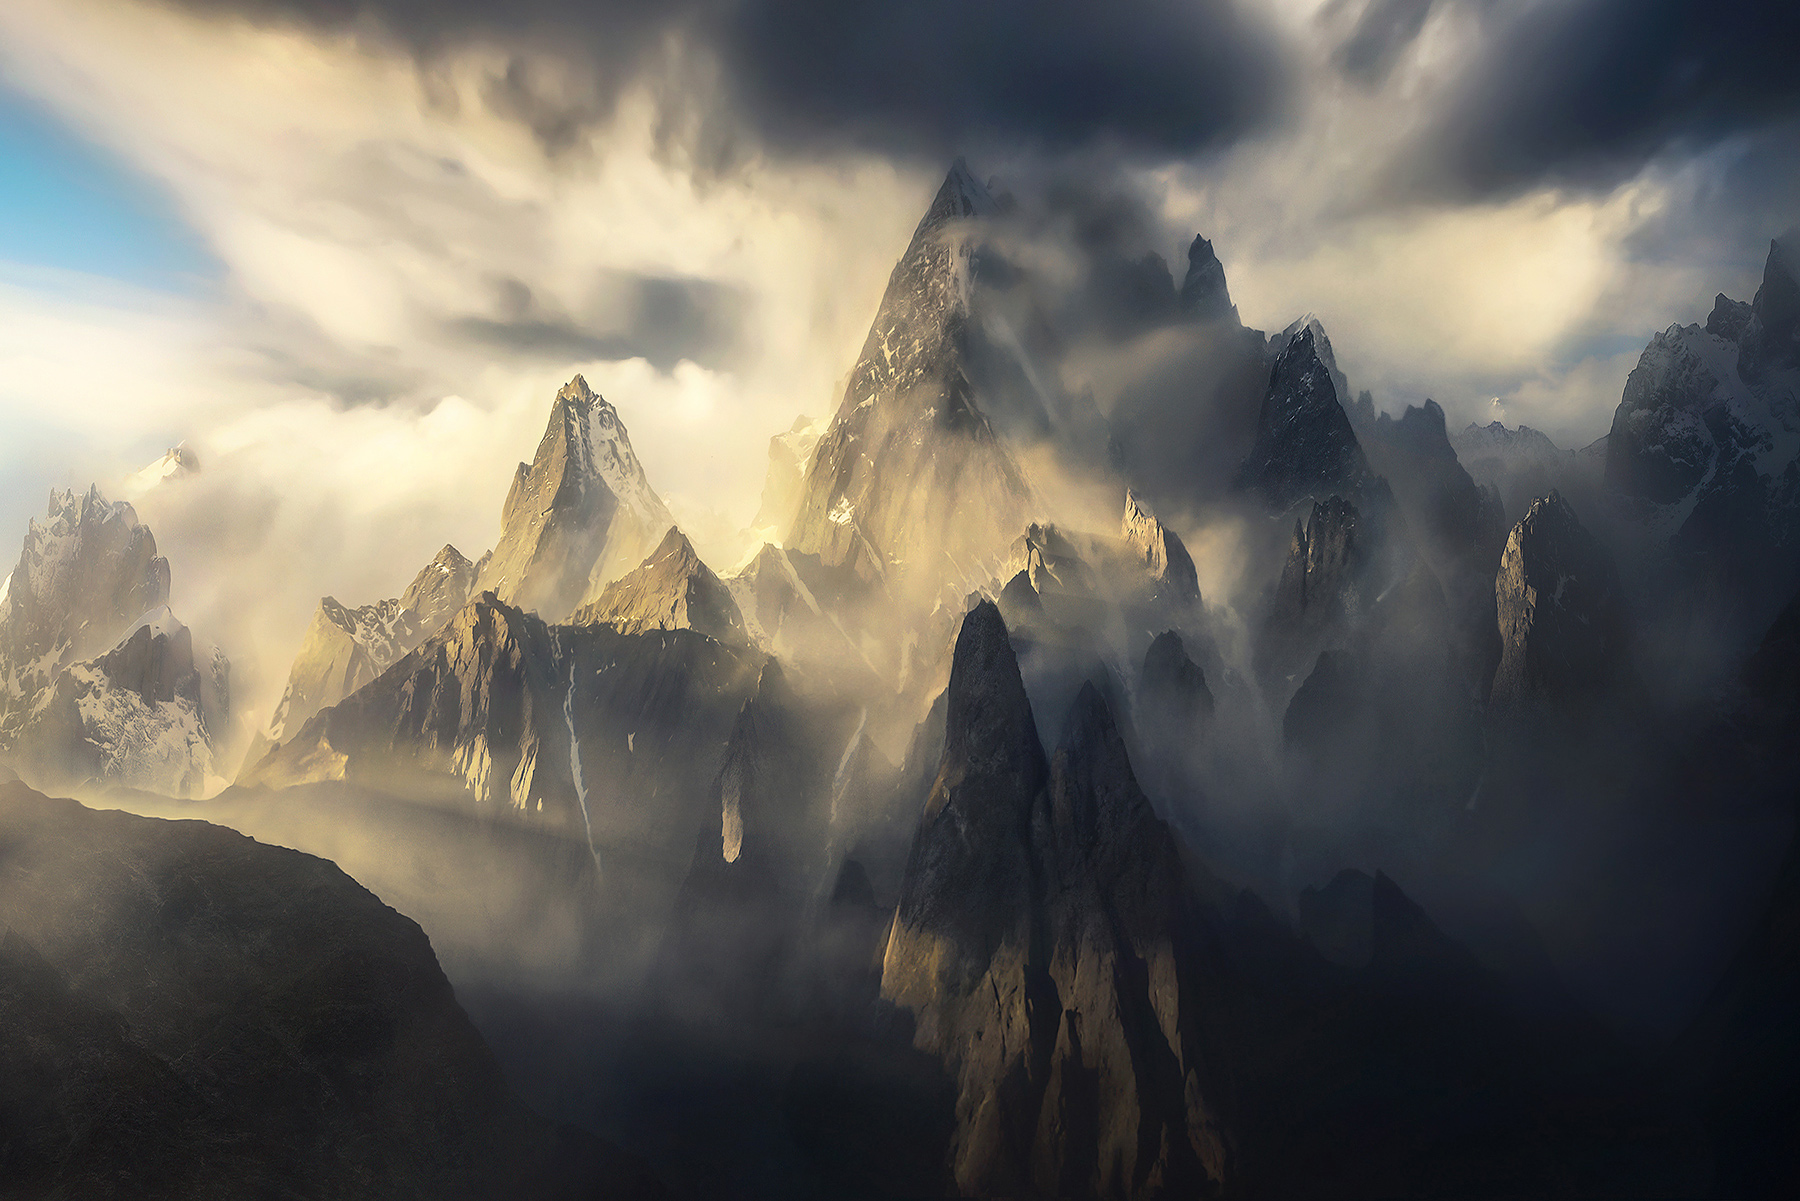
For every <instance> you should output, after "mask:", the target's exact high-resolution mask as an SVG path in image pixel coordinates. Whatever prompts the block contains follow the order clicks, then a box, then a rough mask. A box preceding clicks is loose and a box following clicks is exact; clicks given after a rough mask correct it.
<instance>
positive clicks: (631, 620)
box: [570, 526, 749, 644]
mask: <svg viewBox="0 0 1800 1201" xmlns="http://www.w3.org/2000/svg"><path fill="white" fill-rule="evenodd" d="M570 621H571V623H572V624H574V625H593V624H597V623H605V624H607V625H610V626H612V627H614V628H615V629H617V630H618V631H619V632H620V633H622V634H641V633H643V632H644V631H646V630H697V631H698V632H700V633H702V634H705V635H706V636H707V637H709V638H716V639H718V640H719V641H720V642H729V643H733V644H746V643H748V641H749V637H748V635H746V634H745V633H744V617H743V614H742V613H740V612H739V611H738V606H737V602H736V601H735V600H733V599H732V597H731V590H730V589H729V588H727V587H726V586H725V584H724V581H722V580H720V579H719V577H718V576H717V575H715V574H713V570H712V568H710V567H708V566H707V565H706V564H705V563H703V562H701V561H700V556H699V555H698V554H697V553H695V551H694V545H693V543H691V542H689V541H688V540H687V535H686V534H683V533H682V532H681V530H680V529H679V528H677V527H676V526H670V527H669V532H668V533H667V534H665V535H663V540H662V543H661V544H660V545H659V546H657V548H656V549H655V550H654V551H652V552H651V553H650V557H649V558H647V559H645V560H644V561H643V563H642V564H640V565H639V566H638V567H637V568H636V569H634V570H632V571H630V572H627V573H626V574H625V575H623V576H621V577H620V578H618V579H616V580H614V581H613V582H612V583H610V584H608V585H607V586H606V588H605V589H604V590H603V591H602V592H601V593H600V595H599V596H598V597H597V598H595V599H594V600H593V601H591V602H590V603H588V604H585V605H583V606H581V608H579V609H577V610H576V611H575V614H574V616H573V617H572V618H570Z"/></svg>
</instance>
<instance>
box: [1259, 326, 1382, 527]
mask: <svg viewBox="0 0 1800 1201" xmlns="http://www.w3.org/2000/svg"><path fill="white" fill-rule="evenodd" d="M1289 331H1290V333H1291V336H1289V337H1287V338H1286V340H1285V342H1281V343H1280V344H1281V349H1280V351H1279V353H1278V354H1277V355H1276V356H1275V361H1274V364H1273V365H1272V367H1271V368H1270V372H1269V387H1268V391H1267V392H1266V393H1265V394H1264V396H1263V403H1262V411H1261V414H1260V416H1259V418H1258V421H1257V428H1256V442H1255V445H1254V446H1252V448H1251V451H1250V454H1249V456H1248V457H1247V458H1246V459H1245V460H1244V464H1243V467H1242V469H1241V470H1240V472H1239V476H1238V482H1239V486H1240V487H1244V488H1248V489H1251V490H1254V491H1256V492H1258V493H1260V494H1261V496H1262V498H1263V500H1264V501H1265V503H1267V504H1268V505H1269V507H1270V508H1273V509H1278V510H1279V509H1285V508H1287V507H1288V506H1289V505H1291V504H1293V503H1294V502H1295V501H1297V500H1300V499H1302V498H1304V497H1307V496H1315V497H1316V496H1324V495H1328V494H1330V493H1339V494H1344V495H1352V494H1356V493H1359V492H1360V491H1361V490H1362V489H1364V488H1366V487H1367V486H1368V485H1369V484H1370V483H1371V482H1372V479H1373V473H1372V472H1371V471H1370V469H1369V462H1368V459H1367V458H1366V457H1365V456H1364V454H1363V449H1362V446H1361V444H1360V443H1359V442H1358V441H1357V438H1356V431H1355V430H1354V429H1353V428H1352V427H1351V425H1350V418H1349V416H1348V415H1347V414H1346V413H1345V412H1344V407H1343V404H1342V403H1341V401H1340V396H1341V391H1340V386H1339V385H1338V384H1337V383H1336V382H1334V376H1335V375H1336V368H1335V365H1334V363H1333V361H1332V359H1331V357H1330V345H1331V344H1330V342H1329V341H1328V340H1327V339H1326V338H1325V337H1324V330H1323V329H1322V328H1319V327H1318V323H1317V321H1316V320H1310V319H1309V321H1308V323H1307V324H1301V323H1299V322H1296V323H1295V324H1294V325H1293V326H1290V327H1289ZM1278 342H1280V340H1278Z"/></svg>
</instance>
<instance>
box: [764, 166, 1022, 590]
mask: <svg viewBox="0 0 1800 1201" xmlns="http://www.w3.org/2000/svg"><path fill="white" fill-rule="evenodd" d="M989 204H991V200H990V199H987V198H986V190H985V189H982V188H980V186H979V184H977V183H976V182H975V181H974V179H973V177H972V176H970V175H969V174H968V172H967V169H966V168H962V169H957V168H953V169H952V171H951V173H950V175H949V177H948V178H947V179H946V180H945V183H944V187H943V188H942V189H941V190H940V192H939V194H938V198H937V200H935V201H934V202H933V204H932V208H931V210H930V211H929V212H927V214H926V215H925V218H924V220H922V221H921V222H920V224H919V228H918V231H917V232H916V233H915V234H914V235H913V239H912V242H911V243H910V244H909V245H908V247H907V249H906V252H905V254H903V255H902V256H901V258H900V261H899V262H898V263H896V264H895V266H894V271H893V274H892V275H891V276H890V277H889V280H888V286H887V290H886V292H885V293H884V294H883V295H882V299H881V305H880V308H879V309H877V311H876V314H875V319H874V321H873V322H872V323H871V325H870V327H869V335H868V338H867V339H866V340H865V342H864V344H863V350H862V353H861V355H860V356H859V358H858V360H857V362H856V365H855V366H854V367H853V368H852V369H851V372H850V376H849V378H848V380H847V382H846V384H845V388H844V397H843V401H842V403H841V404H840V405H839V407H838V411H837V414H836V416H835V417H834V418H833V419H832V423H831V427H830V428H829V429H828V430H827V431H826V432H825V434H824V435H823V436H822V437H821V438H820V440H819V443H818V446H817V449H816V450H815V451H814V453H813V455H812V458H811V461H810V462H809V464H808V465H807V469H806V475H805V478H804V480H803V482H802V484H801V487H800V498H799V504H798V506H797V507H796V511H795V517H794V522H793V526H792V528H791V530H790V531H789V534H788V538H787V543H788V545H789V546H790V547H791V548H793V549H795V550H797V551H800V552H802V553H805V554H811V555H817V556H819V557H820V559H821V560H822V561H823V562H824V563H825V565H826V566H828V567H836V566H839V565H841V564H844V563H847V562H851V561H858V562H861V563H863V564H865V565H866V567H865V570H866V571H868V572H870V573H873V574H880V575H886V574H888V570H889V568H891V567H893V568H898V569H899V570H898V573H897V574H898V575H899V576H900V577H901V578H902V579H905V578H907V577H912V578H914V579H917V580H919V581H921V582H922V583H923V584H924V587H923V589H922V591H924V592H925V593H927V594H929V595H935V594H936V593H937V591H938V586H939V585H940V584H941V583H942V582H943V575H944V574H946V573H956V574H959V575H961V576H962V577H964V579H963V580H962V585H963V586H967V585H971V584H973V583H975V582H976V581H977V580H979V579H982V578H985V577H986V576H987V575H988V574H989V571H988V568H989V567H990V565H991V563H990V561H991V560H993V559H994V558H996V557H998V556H999V555H1000V554H1002V553H1003V552H1004V549H1005V547H1006V545H1007V543H1008V542H1009V541H1010V539H1011V537H1012V532H1013V531H1015V530H1017V529H1019V528H1020V527H1022V526H1023V525H1024V524H1025V523H1026V522H1027V521H1028V520H1030V518H1031V516H1032V513H1031V510H1032V508H1033V507H1035V504H1036V500H1035V497H1034V494H1033V492H1032V490H1031V487H1030V485H1029V484H1028V483H1027V481H1026V478H1025V475H1024V472H1023V471H1022V470H1021V469H1020V467H1019V465H1018V463H1017V461H1016V460H1015V459H1014V458H1013V455H1012V453H1011V452H1010V451H1009V450H1008V448H1007V447H1006V445H1005V444H1004V443H1003V442H1002V440H1001V438H1000V436H999V435H998V434H997V433H996V431H995V428H994V425H993V424H992V422H991V421H990V420H989V416H988V414H987V413H986V412H984V411H983V409H982V407H981V404H980V402H979V400H978V391H979V389H978V387H977V384H976V382H975V381H976V379H977V378H978V377H979V376H980V375H981V372H980V371H979V370H978V369H977V366H976V364H975V362H974V361H973V356H972V351H971V347H972V345H973V344H974V343H975V342H978V341H981V340H982V339H983V338H984V337H985V335H983V334H982V333H981V332H980V331H979V330H977V329H976V328H975V327H977V326H978V325H980V322H979V321H977V320H976V319H975V318H974V317H972V315H971V304H972V301H971V296H972V290H973V279H972V275H971V265H970V260H971V256H972V254H973V246H972V239H971V238H970V237H966V236H951V234H950V232H949V227H950V226H951V225H952V224H953V223H954V222H956V221H960V220H962V219H965V218H968V217H971V216H975V215H979V214H980V213H982V212H984V211H986V206H987V205H989ZM1014 341H1016V339H1014ZM983 344H984V345H985V343H983ZM1014 349H1016V348H1014ZM1010 353H1011V351H1010V350H1009V351H1008V352H1007V354H1002V355H1001V356H1000V357H1001V358H1007V357H1008V355H1010ZM1020 374H1021V375H1022V376H1025V377H1029V374H1030V373H1029V372H1023V371H1022V372H1020ZM1037 416H1038V417H1039V418H1043V417H1044V415H1043V413H1042V411H1041V405H1040V406H1039V412H1038V414H1037ZM1044 419H1045V420H1047V418H1044ZM920 569H924V570H920Z"/></svg>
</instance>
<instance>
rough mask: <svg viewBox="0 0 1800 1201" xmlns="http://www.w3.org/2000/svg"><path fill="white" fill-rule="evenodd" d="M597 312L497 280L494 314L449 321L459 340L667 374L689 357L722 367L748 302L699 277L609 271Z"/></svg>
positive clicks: (494, 283)
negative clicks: (565, 306) (562, 306)
mask: <svg viewBox="0 0 1800 1201" xmlns="http://www.w3.org/2000/svg"><path fill="white" fill-rule="evenodd" d="M595 291H596V293H597V296H598V300H597V302H596V303H595V305H594V306H593V311H590V312H586V313H582V314H578V315H571V314H568V313H565V312H562V311H560V310H557V309H555V308H553V307H551V306H547V305H544V304H542V303H540V302H539V301H538V299H537V298H536V297H535V296H534V295H533V294H532V291H531V288H530V287H529V286H528V285H526V284H525V283H524V282H523V281H521V280H518V279H513V278H510V277H509V278H500V279H496V280H493V281H492V292H493V300H494V303H493V306H492V313H491V314H489V315H482V316H463V317H455V318H451V319H449V320H447V321H446V323H445V324H446V325H447V327H448V328H449V330H450V331H451V332H452V333H453V334H454V335H455V336H457V337H461V338H467V339H471V340H473V341H476V342H480V343H482V344H484V345H487V346H492V347H496V348H499V349H504V350H507V351H511V352H514V353H518V354H523V355H526V356H532V357H538V358H545V359H559V360H560V359H566V358H571V357H574V358H581V359H607V360H617V359H633V358H641V359H644V360H646V361H647V362H649V363H650V364H651V365H652V366H654V367H656V368H657V369H658V370H661V371H667V370H669V369H671V368H673V367H674V366H675V365H676V364H677V363H679V362H681V361H682V360H683V359H686V360H688V361H690V362H693V363H697V364H699V365H700V366H702V367H709V368H716V367H720V366H723V365H725V364H726V363H727V361H728V360H729V359H730V357H731V355H732V353H733V351H734V350H736V349H737V347H738V345H739V342H740V337H739V335H740V333H741V327H742V323H743V316H744V303H745V302H744V298H743V297H742V296H741V295H739V294H738V293H737V292H735V291H734V290H732V289H730V288H727V287H723V286H721V285H719V284H715V283H712V282H710V281H707V280H700V279H680V278H673V277H667V276H649V275H635V274H631V273H629V272H618V271H608V272H603V273H602V274H601V278H600V279H599V280H598V282H597V284H596V289H595Z"/></svg>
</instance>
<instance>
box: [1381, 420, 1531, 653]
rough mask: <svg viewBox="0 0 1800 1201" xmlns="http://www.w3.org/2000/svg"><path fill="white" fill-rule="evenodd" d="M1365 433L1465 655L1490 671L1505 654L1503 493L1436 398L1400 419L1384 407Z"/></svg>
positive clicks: (1461, 650)
mask: <svg viewBox="0 0 1800 1201" xmlns="http://www.w3.org/2000/svg"><path fill="white" fill-rule="evenodd" d="M1357 433H1358V435H1359V436H1360V437H1361V438H1362V441H1363V446H1364V448H1365V449H1366V450H1367V451H1368V454H1369V461H1370V463H1371V464H1372V465H1373V466H1374V469H1375V470H1376V471H1377V472H1379V473H1380V474H1381V477H1382V478H1383V479H1384V480H1386V481H1387V482H1388V483H1389V484H1390V485H1391V487H1392V491H1393V496H1394V501H1395V505H1396V507H1397V508H1398V509H1399V511H1400V513H1401V514H1402V515H1403V517H1404V518H1405V522H1406V529H1407V531H1408V533H1409V534H1410V535H1411V536H1412V539H1413V541H1414V542H1415V544H1416V545H1417V547H1418V549H1419V551H1420V553H1421V554H1422V555H1423V556H1424V558H1425V560H1426V562H1427V563H1429V564H1430V566H1431V569H1432V571H1433V573H1434V574H1435V575H1436V576H1437V578H1438V581H1439V583H1440V584H1441V585H1442V587H1443V590H1444V593H1445V599H1446V601H1447V602H1448V604H1449V606H1450V610H1451V613H1452V617H1453V625H1454V626H1455V627H1456V632H1457V640H1458V643H1459V651H1460V654H1461V656H1462V657H1463V658H1464V659H1465V660H1467V661H1468V662H1469V664H1470V669H1471V671H1472V672H1474V673H1476V674H1479V675H1482V676H1485V675H1486V673H1487V672H1488V671H1490V670H1492V668H1493V665H1494V663H1495V662H1496V661H1497V660H1498V659H1499V655H1500V647H1499V645H1498V642H1497V640H1496V638H1495V634H1494V590H1493V587H1492V582H1493V576H1494V570H1495V568H1496V566H1497V565H1498V564H1499V561H1500V551H1501V548H1502V546H1503V545H1504V544H1505V541H1506V531H1507V523H1506V519H1505V516H1504V513H1503V505H1502V502H1501V500H1500V497H1499V495H1498V493H1497V492H1496V491H1494V490H1493V489H1483V488H1481V487H1479V486H1477V485H1476V483H1475V481H1474V479H1473V478H1472V477H1471V476H1470V475H1469V473H1468V472H1467V471H1465V470H1464V469H1463V467H1462V464H1461V463H1460V462H1458V460H1457V452H1456V450H1455V449H1454V448H1453V447H1452V446H1451V444H1450V438H1449V435H1448V433H1447V431H1446V429H1445V425H1444V410H1443V409H1442V408H1440V407H1439V406H1438V404H1437V402H1436V401H1433V400H1427V401H1426V402H1425V404H1424V405H1423V406H1422V407H1417V406H1408V407H1407V409H1406V412H1405V413H1404V414H1403V415H1402V416H1401V417H1400V418H1399V420H1395V419H1394V418H1392V417H1390V416H1388V415H1387V414H1386V413H1383V414H1382V415H1381V416H1380V417H1379V418H1377V419H1376V420H1375V421H1374V422H1373V423H1372V424H1367V425H1364V426H1362V427H1360V428H1359V429H1358V431H1357Z"/></svg>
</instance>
